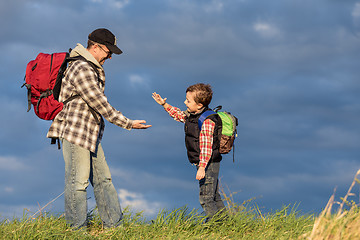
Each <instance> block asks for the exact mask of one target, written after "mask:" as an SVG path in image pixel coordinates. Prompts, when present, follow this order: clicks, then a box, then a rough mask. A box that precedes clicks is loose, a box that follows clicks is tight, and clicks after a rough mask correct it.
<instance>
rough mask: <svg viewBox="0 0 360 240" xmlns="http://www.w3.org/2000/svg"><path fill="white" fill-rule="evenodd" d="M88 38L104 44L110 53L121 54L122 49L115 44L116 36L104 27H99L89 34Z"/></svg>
mask: <svg viewBox="0 0 360 240" xmlns="http://www.w3.org/2000/svg"><path fill="white" fill-rule="evenodd" d="M88 38H89V40H91V41H94V42H96V43H100V44H103V45H105V46H106V47H107V48H108V49H109V50H110V51H111V52H112V53H115V54H121V53H122V51H121V50H120V48H118V47H117V46H116V37H115V35H114V34H112V32H110V31H109V30H107V29H106V28H99V29H96V30H94V31H93V32H92V33H90V34H89V37H88Z"/></svg>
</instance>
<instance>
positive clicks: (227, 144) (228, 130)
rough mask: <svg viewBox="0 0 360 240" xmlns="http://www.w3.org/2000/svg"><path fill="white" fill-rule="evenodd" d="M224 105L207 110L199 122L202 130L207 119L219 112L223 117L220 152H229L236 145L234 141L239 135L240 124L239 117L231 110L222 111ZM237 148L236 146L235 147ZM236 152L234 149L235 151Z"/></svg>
mask: <svg viewBox="0 0 360 240" xmlns="http://www.w3.org/2000/svg"><path fill="white" fill-rule="evenodd" d="M221 109H222V106H217V107H216V108H214V110H207V111H205V112H204V113H203V114H201V116H200V117H199V120H198V124H199V129H200V130H201V126H202V124H203V122H204V121H205V119H206V118H207V117H208V116H210V115H213V114H218V115H219V116H220V118H221V122H222V128H221V136H220V150H219V151H220V153H221V154H227V153H229V152H230V151H231V149H232V148H233V147H234V141H235V138H236V137H237V130H236V126H237V125H238V119H237V118H236V117H235V116H234V115H232V114H231V113H230V112H226V111H221V112H219V110H221ZM234 150H235V147H234ZM233 154H234V151H233Z"/></svg>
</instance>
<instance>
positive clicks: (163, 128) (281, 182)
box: [0, 0, 360, 216]
mask: <svg viewBox="0 0 360 240" xmlns="http://www.w3.org/2000/svg"><path fill="white" fill-rule="evenodd" d="M0 13H1V14H0V20H1V21H2V22H4V23H6V24H4V26H3V29H2V33H1V36H2V37H1V39H0V43H1V44H0V50H1V51H2V53H3V57H2V58H1V59H0V66H1V67H0V91H1V95H0V96H1V97H0V111H1V113H2V114H1V116H2V118H0V125H1V126H2V127H1V132H0V145H1V146H2V147H1V151H0V162H1V163H6V164H5V165H3V167H2V168H1V167H0V176H1V177H0V178H1V179H0V180H1V181H0V182H1V183H2V184H0V192H1V195H0V197H1V198H2V200H3V201H2V205H0V213H3V214H2V216H4V213H5V212H6V215H7V216H9V215H10V216H11V215H12V214H11V212H16V213H17V214H19V213H20V216H21V215H22V210H20V211H18V210H16V209H17V208H31V209H32V211H36V210H37V209H36V208H37V207H38V204H37V203H38V202H39V204H40V205H42V206H43V205H45V204H46V203H47V202H49V201H50V200H51V199H53V198H55V197H56V196H58V195H59V194H60V193H61V192H62V191H63V160H62V154H61V151H58V150H57V148H56V147H55V146H52V145H50V144H49V140H48V139H46V137H45V136H46V132H47V130H48V128H49V126H50V124H51V122H46V121H42V120H40V119H37V118H36V117H35V115H34V113H33V110H31V112H30V113H26V109H27V102H26V90H25V89H20V86H21V84H22V82H23V77H24V73H25V66H26V63H27V62H28V61H30V60H31V59H34V58H35V57H36V54H37V53H38V52H53V51H54V52H55V51H67V50H68V48H74V47H75V45H76V43H81V44H83V45H85V44H86V40H87V35H88V34H89V33H90V32H91V31H92V30H94V29H95V28H98V27H107V28H109V29H111V30H112V31H113V32H114V33H115V34H116V35H117V37H118V44H119V46H120V48H121V49H122V50H124V53H123V54H122V55H120V56H114V57H113V59H112V60H111V61H109V62H107V63H106V64H105V66H104V67H105V70H106V76H107V86H106V94H107V96H108V99H109V101H110V102H111V103H112V104H113V105H114V107H116V108H117V109H118V110H120V111H122V112H123V113H124V114H125V116H127V117H129V118H132V119H146V120H147V121H148V122H149V123H150V124H152V125H153V127H152V128H151V129H148V130H145V131H141V130H132V131H126V130H123V129H121V128H118V127H116V126H113V125H111V124H110V123H107V126H106V130H105V135H104V140H103V146H104V149H105V152H106V155H107V159H108V161H109V165H110V167H111V169H112V172H113V179H114V183H115V185H116V188H117V189H122V190H121V192H122V193H124V195H126V196H133V197H134V198H137V199H139V201H140V202H141V201H143V202H144V206H145V205H146V208H148V209H149V211H152V210H150V209H153V208H157V207H159V205H158V204H161V206H165V207H168V208H173V207H180V206H183V205H185V204H188V205H189V206H190V207H195V208H198V207H200V206H199V204H198V197H197V194H198V193H197V191H198V190H197V182H196V180H195V169H194V168H193V167H192V166H191V165H190V164H189V163H188V160H187V159H186V152H185V146H184V133H183V125H182V124H180V123H177V122H175V121H173V120H172V119H170V118H169V117H168V116H167V114H166V113H165V112H164V110H163V109H162V108H161V107H160V106H158V105H157V104H156V103H155V102H153V100H152V98H151V93H152V92H153V91H157V92H159V93H160V94H162V95H163V96H165V97H167V98H168V102H169V103H170V104H173V105H176V106H178V107H180V108H182V109H184V108H185V106H184V103H183V102H184V98H185V89H186V87H187V86H189V85H191V84H193V83H196V82H207V83H210V84H211V85H212V86H213V90H214V97H213V102H212V106H213V107H215V106H217V105H223V106H224V108H225V109H226V110H228V111H230V112H232V113H233V114H234V115H236V116H237V117H238V118H239V127H238V128H239V129H238V135H239V137H238V139H237V141H236V150H235V163H233V162H232V156H231V154H230V155H226V156H224V160H223V162H222V167H221V173H220V175H221V179H222V182H223V183H224V185H225V184H226V185H228V186H229V188H230V190H232V191H236V192H238V193H237V194H236V195H235V196H236V197H235V199H236V200H237V201H238V202H242V201H244V200H247V199H251V198H253V197H256V198H257V199H256V201H258V203H259V205H260V207H261V209H263V210H269V209H275V208H279V207H281V205H282V204H295V203H300V206H299V208H300V209H303V210H304V211H315V212H318V211H320V210H321V209H322V208H323V207H324V206H325V204H326V202H327V200H328V198H329V196H330V195H331V194H332V192H333V189H334V187H335V186H338V196H339V197H340V196H341V194H343V193H344V192H345V191H346V190H347V187H348V186H349V185H350V183H351V181H352V178H353V175H354V174H355V172H356V171H357V169H358V168H359V167H360V161H359V157H360V156H359V155H360V154H359V151H358V149H357V148H358V143H359V136H360V128H359V126H358V122H359V118H360V115H359V109H360V105H359V104H358V102H359V98H358V95H359V94H358V93H359V90H360V87H359V83H358V76H359V74H360V72H359V67H358V63H357V62H358V61H357V59H358V56H359V53H360V47H359V34H358V33H359V30H360V28H359V26H360V3H359V2H358V1H336V0H333V1H317V2H314V1H310V0H308V1H285V0H284V1H277V2H276V3H274V2H270V1H260V2H259V1H257V2H254V1H247V0H243V1H227V0H223V1H215V0H214V1H198V2H196V3H195V2H192V1H181V2H179V1H152V2H149V1H136V2H135V1H131V0H130V1H118V0H97V1H95V0H93V1H91V0H83V1H61V2H56V3H55V2H49V1H40V0H39V1H10V2H3V3H0ZM5 166H6V167H7V168H6V169H5ZM9 179H11V181H10V180H9ZM90 190H92V189H90ZM90 192H91V191H90ZM89 195H90V196H91V194H90V193H89ZM129 199H130V198H125V200H124V201H126V202H128V201H130V200H129ZM62 201H63V199H62V198H59V199H58V200H57V202H55V203H53V204H52V207H51V208H50V209H52V210H54V211H59V212H61V211H63V204H62ZM90 204H94V202H93V197H91V200H90ZM9 209H10V210H9ZM8 210H9V211H10V212H9V211H8Z"/></svg>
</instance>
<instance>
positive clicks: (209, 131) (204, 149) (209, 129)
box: [165, 105, 215, 167]
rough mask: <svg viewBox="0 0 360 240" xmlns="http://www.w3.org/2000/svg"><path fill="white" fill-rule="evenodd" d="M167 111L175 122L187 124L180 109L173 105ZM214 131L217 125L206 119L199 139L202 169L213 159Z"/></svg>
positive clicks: (184, 115)
mask: <svg viewBox="0 0 360 240" xmlns="http://www.w3.org/2000/svg"><path fill="white" fill-rule="evenodd" d="M165 110H166V111H167V112H168V113H169V115H170V117H172V118H173V119H174V120H176V121H178V122H182V123H185V121H186V119H187V115H186V113H185V112H184V111H181V110H180V109H179V108H176V107H173V106H171V105H169V106H168V107H167V108H166V109H165ZM214 129H215V123H214V122H213V121H212V120H210V119H206V120H205V121H204V122H203V125H202V127H201V131H200V137H199V144H200V156H199V161H200V162H199V166H200V167H206V166H207V164H208V162H209V160H210V158H211V155H212V145H213V134H214Z"/></svg>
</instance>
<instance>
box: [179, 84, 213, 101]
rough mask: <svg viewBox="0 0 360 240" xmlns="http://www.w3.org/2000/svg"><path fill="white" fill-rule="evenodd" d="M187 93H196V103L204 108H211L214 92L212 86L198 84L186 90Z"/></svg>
mask: <svg viewBox="0 0 360 240" xmlns="http://www.w3.org/2000/svg"><path fill="white" fill-rule="evenodd" d="M186 92H195V98H194V100H195V102H196V103H201V104H202V105H203V106H204V107H207V106H209V104H210V102H211V99H212V95H213V91H212V89H211V86H210V84H204V83H197V84H194V85H191V86H190V87H188V88H187V89H186Z"/></svg>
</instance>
